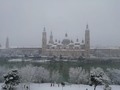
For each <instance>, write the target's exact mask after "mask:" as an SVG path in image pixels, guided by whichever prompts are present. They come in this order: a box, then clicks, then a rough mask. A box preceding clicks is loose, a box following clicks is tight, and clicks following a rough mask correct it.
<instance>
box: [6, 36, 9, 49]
mask: <svg viewBox="0 0 120 90" xmlns="http://www.w3.org/2000/svg"><path fill="white" fill-rule="evenodd" d="M6 49H9V38H8V37H7V38H6Z"/></svg>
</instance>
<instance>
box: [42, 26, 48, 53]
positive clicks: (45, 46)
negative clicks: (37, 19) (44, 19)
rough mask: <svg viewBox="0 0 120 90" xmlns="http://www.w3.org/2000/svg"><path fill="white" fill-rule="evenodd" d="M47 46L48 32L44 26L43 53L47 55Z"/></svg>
mask: <svg viewBox="0 0 120 90" xmlns="http://www.w3.org/2000/svg"><path fill="white" fill-rule="evenodd" d="M46 48H47V34H46V30H45V27H44V29H43V33H42V55H46Z"/></svg>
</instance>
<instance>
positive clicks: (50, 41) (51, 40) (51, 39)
mask: <svg viewBox="0 0 120 90" xmlns="http://www.w3.org/2000/svg"><path fill="white" fill-rule="evenodd" d="M49 43H51V44H53V43H54V41H53V35H52V31H51V34H50V40H49Z"/></svg>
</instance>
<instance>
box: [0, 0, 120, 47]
mask: <svg viewBox="0 0 120 90" xmlns="http://www.w3.org/2000/svg"><path fill="white" fill-rule="evenodd" d="M119 3H120V1H119V0H100V1H98V0H91V1H90V0H84V1H83V0H34V1H32V0H26V1H25V0H20V1H14V0H10V1H8V0H6V1H5V0H1V1H0V44H1V45H2V48H4V47H5V43H6V38H7V37H8V38H9V44H10V47H41V46H42V32H43V28H44V27H45V28H46V32H47V39H48V40H49V36H50V32H51V31H52V33H53V38H54V40H56V39H57V40H61V41H62V40H63V39H64V35H65V33H67V34H68V37H69V38H70V40H71V39H72V40H74V41H75V40H76V39H77V38H78V39H79V41H80V42H81V41H82V40H84V34H85V29H86V25H87V24H88V25H89V30H90V43H91V47H93V46H94V47H120V40H119V38H120V35H119V33H120V10H119V8H120V5H119Z"/></svg>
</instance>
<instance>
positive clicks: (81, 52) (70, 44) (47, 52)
mask: <svg viewBox="0 0 120 90" xmlns="http://www.w3.org/2000/svg"><path fill="white" fill-rule="evenodd" d="M42 55H44V56H56V57H60V56H62V57H67V58H79V57H87V58H88V57H90V32H89V28H88V25H86V30H85V39H84V40H82V41H81V42H80V41H79V39H76V41H73V40H70V39H69V38H68V35H67V33H66V34H65V37H64V39H63V40H62V41H60V40H55V41H54V39H53V35H52V32H51V35H50V38H49V41H48V40H47V33H46V30H45V27H44V30H43V33H42Z"/></svg>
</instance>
